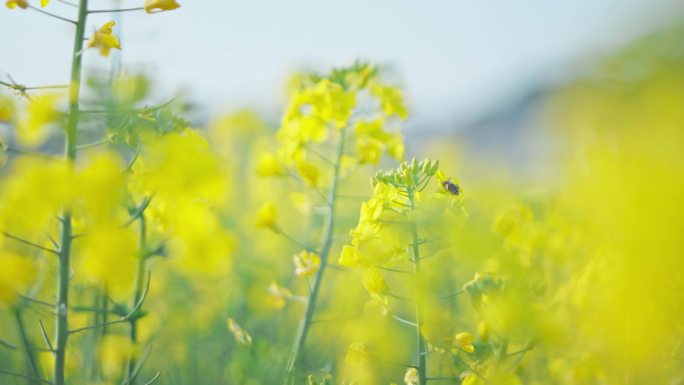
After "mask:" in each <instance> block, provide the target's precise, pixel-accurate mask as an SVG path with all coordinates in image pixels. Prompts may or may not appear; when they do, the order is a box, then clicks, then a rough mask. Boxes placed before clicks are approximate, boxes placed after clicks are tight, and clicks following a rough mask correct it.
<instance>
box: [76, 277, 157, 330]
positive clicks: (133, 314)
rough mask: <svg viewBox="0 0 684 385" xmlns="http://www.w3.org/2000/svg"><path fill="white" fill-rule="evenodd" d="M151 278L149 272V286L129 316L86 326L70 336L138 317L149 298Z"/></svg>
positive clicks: (146, 286) (147, 285)
mask: <svg viewBox="0 0 684 385" xmlns="http://www.w3.org/2000/svg"><path fill="white" fill-rule="evenodd" d="M151 276H152V274H151V273H150V272H149V271H148V272H147V284H146V285H145V290H144V291H143V293H142V295H141V296H140V300H139V301H138V303H137V304H136V305H135V307H134V308H133V310H131V311H130V312H129V313H128V314H126V315H125V316H123V317H122V318H120V319H118V320H114V321H108V322H102V323H99V324H95V325H90V326H84V327H82V328H78V329H73V330H69V334H75V333H80V332H83V331H86V330H91V329H96V328H99V327H103V326H109V325H116V324H120V323H123V322H128V321H130V320H131V319H133V317H134V316H136V315H137V313H138V311H139V310H140V308H141V307H142V305H143V303H144V302H145V298H146V297H147V293H148V292H149V291H150V279H151Z"/></svg>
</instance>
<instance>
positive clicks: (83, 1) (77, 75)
mask: <svg viewBox="0 0 684 385" xmlns="http://www.w3.org/2000/svg"><path fill="white" fill-rule="evenodd" d="M87 15H88V0H80V1H79V4H78V21H77V22H76V33H75V34H74V48H73V53H72V55H73V56H72V62H71V77H70V80H71V81H70V83H69V118H68V121H67V126H66V130H65V131H66V140H65V145H64V157H65V159H66V160H67V161H68V162H69V164H70V165H71V167H73V163H74V161H75V160H76V140H77V134H78V119H79V109H80V106H79V99H80V93H81V71H82V63H83V56H82V54H81V52H82V50H83V37H84V35H85V27H86V18H87ZM59 233H60V242H59V243H60V249H59V267H58V276H57V306H56V309H55V310H56V314H57V317H56V319H55V366H54V373H53V380H54V384H55V385H64V384H65V378H64V366H65V361H66V348H67V340H68V338H69V326H68V309H69V274H70V259H71V242H72V240H73V239H72V222H71V210H70V209H69V208H65V209H64V212H63V213H62V218H61V223H60V231H59Z"/></svg>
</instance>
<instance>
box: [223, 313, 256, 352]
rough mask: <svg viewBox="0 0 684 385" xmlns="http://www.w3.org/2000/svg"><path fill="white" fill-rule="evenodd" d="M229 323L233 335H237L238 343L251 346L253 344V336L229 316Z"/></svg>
mask: <svg viewBox="0 0 684 385" xmlns="http://www.w3.org/2000/svg"><path fill="white" fill-rule="evenodd" d="M227 324H228V330H230V332H231V333H232V334H233V337H235V341H237V343H238V344H240V345H241V346H251V345H252V336H251V335H249V333H247V331H246V330H245V329H243V328H242V326H240V325H239V324H238V323H237V322H235V320H233V319H232V318H228V321H227Z"/></svg>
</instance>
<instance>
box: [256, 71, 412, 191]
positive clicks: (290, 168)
mask: <svg viewBox="0 0 684 385" xmlns="http://www.w3.org/2000/svg"><path fill="white" fill-rule="evenodd" d="M377 72H378V71H377V69H375V68H373V67H371V66H369V65H365V64H356V65H354V66H351V67H348V68H344V69H338V70H334V71H332V73H330V74H329V75H328V76H325V77H317V76H312V77H310V78H307V79H303V80H301V81H300V82H299V84H298V86H297V87H296V88H295V90H294V91H293V94H292V96H291V98H290V103H289V105H288V107H287V108H286V111H285V113H284V115H283V119H282V121H281V127H280V129H279V130H278V133H277V139H278V141H279V143H280V146H279V149H278V151H276V152H275V153H268V152H267V153H263V154H262V155H261V157H260V159H259V162H258V165H257V173H258V174H259V175H262V176H288V175H297V176H298V177H299V178H301V179H302V180H303V181H304V182H305V183H306V184H307V185H308V186H309V187H316V186H318V185H320V182H321V178H322V174H323V173H322V171H321V162H324V161H325V159H321V158H324V156H323V155H322V153H325V152H329V151H328V150H329V149H328V148H327V147H326V144H328V143H331V142H332V141H333V139H335V138H337V140H338V141H346V140H347V139H348V137H353V141H354V150H355V151H345V153H344V154H343V155H345V156H344V158H345V161H346V162H348V163H349V162H352V161H353V162H356V163H358V164H366V163H370V164H375V163H378V162H379V160H380V158H381V156H382V154H383V153H387V154H389V155H390V156H392V157H394V158H395V159H401V158H402V157H403V153H404V146H403V137H402V135H401V133H400V132H398V131H397V130H396V129H394V130H390V126H391V124H390V120H392V119H393V117H398V118H400V119H405V118H406V106H405V104H404V101H403V98H402V96H401V92H400V91H399V90H398V89H396V88H393V87H390V86H387V85H383V84H382V83H380V79H379V76H378V75H377ZM369 98H370V99H372V100H373V101H374V102H375V106H374V107H373V108H372V109H371V111H375V112H367V113H364V114H362V115H361V114H360V113H357V110H358V108H359V107H360V105H361V101H362V100H365V99H369ZM357 115H359V116H357Z"/></svg>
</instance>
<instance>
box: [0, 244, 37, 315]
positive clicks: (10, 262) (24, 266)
mask: <svg viewBox="0 0 684 385" xmlns="http://www.w3.org/2000/svg"><path fill="white" fill-rule="evenodd" d="M0 266H2V269H0V307H1V306H3V305H5V306H9V305H12V304H13V303H14V301H15V300H16V298H17V294H21V293H22V292H24V291H26V290H27V289H28V288H29V285H30V284H31V282H33V280H34V279H35V277H36V273H37V271H38V269H37V266H36V264H35V262H34V261H33V260H32V259H31V258H28V257H24V256H20V255H18V254H14V253H11V252H7V251H3V252H2V254H0Z"/></svg>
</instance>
